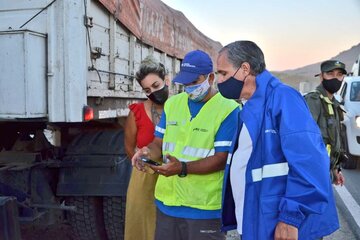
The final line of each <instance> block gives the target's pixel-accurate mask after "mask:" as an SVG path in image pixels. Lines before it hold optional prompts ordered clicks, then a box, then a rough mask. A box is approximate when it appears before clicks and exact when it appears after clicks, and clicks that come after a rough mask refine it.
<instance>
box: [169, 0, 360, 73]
mask: <svg viewBox="0 0 360 240" xmlns="http://www.w3.org/2000/svg"><path fill="white" fill-rule="evenodd" d="M162 1H163V2H164V3H165V4H167V5H168V6H170V7H172V8H174V9H176V10H179V11H181V12H183V13H184V15H185V16H186V17H187V18H188V19H189V20H190V21H191V22H192V23H193V24H194V26H195V27H196V28H197V29H199V30H200V31H201V32H202V33H204V34H205V35H206V36H208V37H210V38H211V39H213V40H215V41H219V42H220V43H221V44H222V45H226V44H228V43H231V42H233V41H236V40H251V41H254V42H255V43H256V44H257V45H258V46H259V47H260V48H261V49H262V50H263V52H264V55H265V61H266V65H267V68H268V69H269V70H272V71H281V70H287V69H295V68H298V67H302V66H305V65H308V64H312V63H317V62H321V61H324V60H327V59H329V58H331V57H334V56H336V55H337V54H338V53H340V52H341V51H344V50H347V49H349V48H351V47H352V46H354V45H357V44H359V43H360V0H222V1H220V0H162ZM359 54H360V53H359Z"/></svg>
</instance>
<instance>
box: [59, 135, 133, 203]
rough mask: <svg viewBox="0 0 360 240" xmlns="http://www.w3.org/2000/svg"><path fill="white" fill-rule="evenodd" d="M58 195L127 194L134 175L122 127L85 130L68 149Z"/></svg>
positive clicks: (60, 177)
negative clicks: (93, 130) (126, 151)
mask: <svg viewBox="0 0 360 240" xmlns="http://www.w3.org/2000/svg"><path fill="white" fill-rule="evenodd" d="M63 166H64V167H62V168H61V169H60V175H59V182H58V186H57V195H58V196H125V195H126V191H127V186H128V183H129V179H130V175H131V168H132V166H131V163H130V160H129V159H128V158H127V157H126V154H125V149H124V139H123V131H122V130H106V131H98V132H91V133H82V134H80V135H79V136H78V137H76V138H75V139H74V141H73V142H72V143H71V144H70V146H69V147H68V149H67V152H66V155H65V157H64V160H63Z"/></svg>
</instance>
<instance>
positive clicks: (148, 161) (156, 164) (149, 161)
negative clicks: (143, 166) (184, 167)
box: [140, 156, 161, 166]
mask: <svg viewBox="0 0 360 240" xmlns="http://www.w3.org/2000/svg"><path fill="white" fill-rule="evenodd" d="M140 160H141V161H143V162H144V163H148V164H151V165H155V166H160V165H161V164H160V163H158V162H155V161H153V160H151V159H149V158H147V157H144V156H141V157H140Z"/></svg>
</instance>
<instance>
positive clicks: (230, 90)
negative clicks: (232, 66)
mask: <svg viewBox="0 0 360 240" xmlns="http://www.w3.org/2000/svg"><path fill="white" fill-rule="evenodd" d="M243 87H244V81H239V80H237V79H236V78H234V77H230V78H228V80H226V81H224V82H222V83H218V89H219V92H220V93H221V95H222V96H223V97H224V98H229V99H239V98H240V94H241V91H242V89H243Z"/></svg>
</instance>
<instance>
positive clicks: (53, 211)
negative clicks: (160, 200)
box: [0, 0, 221, 240]
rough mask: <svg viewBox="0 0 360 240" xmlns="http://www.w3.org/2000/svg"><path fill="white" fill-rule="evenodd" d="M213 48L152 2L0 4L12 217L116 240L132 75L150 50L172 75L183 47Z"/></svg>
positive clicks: (0, 145)
mask: <svg viewBox="0 0 360 240" xmlns="http://www.w3.org/2000/svg"><path fill="white" fill-rule="evenodd" d="M220 48H221V44H220V43H219V42H216V41H213V40H211V39H210V38H208V37H206V36H205V35H204V34H202V33H201V32H200V31H199V30H197V29H196V27H195V26H194V25H193V24H192V23H191V22H190V21H189V20H188V19H187V18H186V17H185V16H184V15H183V14H182V13H181V12H179V11H176V10H174V9H172V8H170V7H168V6H167V5H166V4H164V3H162V2H161V1H160V0H16V1H9V0H0V59H1V64H0V197H2V198H3V199H4V197H8V198H9V199H11V201H12V202H13V201H15V202H16V204H15V206H17V209H16V211H14V212H16V213H18V217H16V220H18V221H19V222H20V223H28V222H36V223H39V224H40V223H46V224H60V223H63V222H67V223H69V224H70V225H71V228H72V233H73V238H74V239H99V240H102V239H104V240H105V239H109V240H111V239H123V226H124V213H125V202H126V191H127V186H128V181H129V178H130V174H131V171H132V167H131V164H130V161H129V159H127V156H126V154H125V150H124V144H123V141H124V140H123V124H124V122H125V119H126V116H127V115H128V112H129V110H128V105H129V104H131V103H134V102H138V101H142V100H144V99H146V96H145V95H144V93H143V92H142V89H141V87H140V85H139V84H138V83H137V82H136V80H135V78H134V75H135V72H136V71H137V69H138V67H139V65H140V63H141V61H142V60H143V59H144V58H145V57H146V56H148V55H152V56H154V58H156V59H157V60H159V61H160V62H161V63H163V64H164V65H165V67H166V68H167V70H168V72H169V77H170V79H172V78H173V77H174V75H175V74H176V72H178V71H179V68H180V63H181V59H182V58H183V57H184V55H185V54H186V53H187V52H188V51H191V50H194V49H201V50H204V51H206V52H208V53H209V54H210V55H211V57H212V58H213V60H214V59H215V57H216V55H217V52H218V50H219V49H220ZM180 91H182V89H181V87H179V86H177V85H173V84H172V85H171V86H170V93H171V94H176V93H178V92H180ZM0 203H1V201H0ZM8 205H9V206H13V205H14V204H8ZM10 225H11V224H10ZM15 225H16V224H15ZM1 227H2V226H0V228H1ZM10 227H11V226H10ZM1 232H2V231H0V233H1ZM5 232H6V231H5ZM9 232H11V231H7V233H9ZM17 236H19V235H18V234H16V233H14V234H13V238H12V236H9V235H7V236H0V238H1V239H17Z"/></svg>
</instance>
